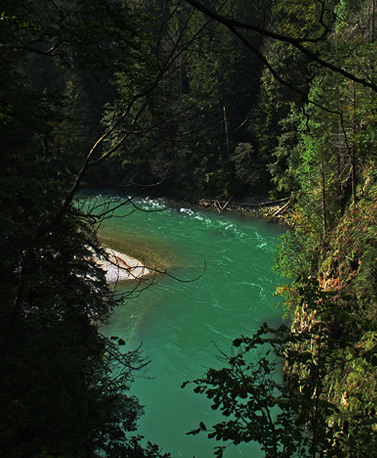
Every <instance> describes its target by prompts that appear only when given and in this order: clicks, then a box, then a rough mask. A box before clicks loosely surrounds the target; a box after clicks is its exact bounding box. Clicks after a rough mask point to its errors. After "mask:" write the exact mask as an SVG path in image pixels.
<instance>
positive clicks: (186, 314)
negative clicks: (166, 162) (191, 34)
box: [93, 198, 284, 458]
mask: <svg viewBox="0 0 377 458" xmlns="http://www.w3.org/2000/svg"><path fill="white" fill-rule="evenodd" d="M116 202H117V201H116V200H113V201H112V203H113V204H114V203H116ZM134 202H135V204H136V205H137V207H139V208H142V209H143V210H144V211H141V210H137V209H135V208H134V207H133V206H132V205H127V206H125V207H121V208H119V209H118V210H116V211H115V213H114V215H113V216H112V217H111V218H109V219H108V220H106V221H105V223H104V224H103V225H102V227H101V229H100V236H101V240H102V241H103V242H104V243H107V244H109V245H110V246H112V247H113V248H115V249H118V250H120V251H124V252H126V253H128V254H131V255H134V256H137V257H138V259H142V260H143V261H145V262H146V263H149V264H151V263H152V264H153V263H154V264H155V265H156V264H157V265H158V267H159V268H160V269H163V270H164V269H167V271H168V272H169V273H170V274H172V275H174V277H176V278H178V279H180V280H185V281H186V280H190V279H194V278H196V277H200V278H198V279H197V280H196V281H192V282H188V283H183V282H181V281H179V280H177V279H173V278H171V277H169V276H166V275H157V276H156V278H155V282H154V283H155V284H153V285H152V286H150V287H148V288H146V289H145V290H144V291H143V292H142V293H141V294H140V295H136V296H134V297H133V298H131V299H128V300H127V301H126V302H125V303H124V305H122V306H120V307H118V308H117V309H116V310H115V312H114V314H113V316H112V317H111V320H110V323H109V324H108V325H106V326H105V327H104V328H103V330H102V331H103V333H104V334H105V335H107V336H113V335H116V336H118V337H121V338H123V339H124V340H125V341H126V343H127V348H128V349H134V348H137V347H138V346H139V345H140V344H142V349H143V354H144V355H145V356H146V357H147V358H148V359H150V361H151V362H150V364H149V365H148V366H147V368H146V370H145V371H144V373H142V374H140V375H139V376H138V377H137V378H136V380H135V382H134V384H133V385H132V392H133V393H134V394H135V395H136V396H137V397H138V398H139V399H140V402H141V403H142V404H143V405H145V415H144V416H143V417H142V418H141V420H140V427H139V430H138V433H139V434H142V435H143V436H145V437H146V439H147V440H148V441H151V442H153V443H157V444H158V445H160V446H161V447H162V449H163V451H164V452H170V453H171V455H172V458H179V457H183V458H192V457H194V456H195V457H196V458H210V457H211V456H213V448H214V447H215V446H216V445H223V444H218V443H216V441H214V440H212V439H211V440H210V439H208V438H207V437H206V434H205V433H204V434H199V435H196V436H192V435H186V433H187V432H188V431H191V430H193V429H196V428H197V427H198V424H199V422H200V421H202V422H204V423H205V425H206V426H207V427H210V426H211V425H213V424H214V422H216V421H217V420H218V419H219V416H218V414H217V413H216V412H213V411H212V410H211V408H210V403H209V401H208V400H207V399H206V398H205V397H204V396H202V395H197V394H195V393H193V391H192V389H193V386H192V385H188V386H186V387H185V388H184V389H181V385H182V383H183V382H185V381H186V380H194V379H195V378H198V377H200V376H202V375H203V374H204V372H205V371H206V369H207V368H209V367H219V365H220V364H221V363H220V362H219V358H218V356H219V350H221V351H224V352H227V351H228V350H229V349H230V346H231V342H232V340H233V339H235V338H236V337H239V336H240V335H241V334H244V335H250V334H252V333H253V332H254V331H256V330H257V329H258V328H259V326H260V325H261V324H262V323H263V322H265V321H267V322H268V323H269V324H272V325H277V324H279V323H280V322H281V317H282V310H281V308H278V307H276V303H277V301H278V299H277V298H276V297H274V291H275V289H276V287H277V285H278V284H279V281H280V279H279V277H278V275H277V274H276V273H274V272H271V268H272V265H273V258H274V255H275V252H276V246H277V244H278V237H279V236H280V235H281V234H282V233H283V232H284V230H283V228H281V227H280V226H278V225H275V224H271V223H268V222H266V221H264V220H259V219H250V218H245V217H243V218H242V217H240V216H237V215H233V214H223V215H219V214H217V213H213V212H207V211H197V210H192V209H190V208H186V207H185V206H181V207H178V208H165V205H164V202H163V201H162V200H152V199H148V198H145V199H138V200H135V201H134ZM96 203H97V204H98V203H101V199H99V200H97V201H96ZM93 205H94V204H93ZM204 266H205V267H204ZM203 269H204V272H203V275H201V273H202V271H203ZM133 286H134V285H132V286H131V284H130V283H125V284H119V285H118V286H117V292H127V291H129V290H130V288H131V287H133ZM224 456H225V458H233V457H251V456H252V457H253V458H258V457H260V456H262V454H261V453H260V451H259V448H258V446H257V445H255V444H254V445H253V444H247V445H243V446H241V447H234V446H231V447H229V448H228V449H227V450H226V452H225V455H224Z"/></svg>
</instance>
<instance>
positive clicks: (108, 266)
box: [97, 248, 152, 283]
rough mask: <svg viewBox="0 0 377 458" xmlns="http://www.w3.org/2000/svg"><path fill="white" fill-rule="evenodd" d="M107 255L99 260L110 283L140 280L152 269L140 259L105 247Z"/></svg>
mask: <svg viewBox="0 0 377 458" xmlns="http://www.w3.org/2000/svg"><path fill="white" fill-rule="evenodd" d="M105 253H106V257H105V258H101V259H99V260H98V261H97V262H98V264H99V265H100V266H101V267H102V269H103V270H104V271H105V275H106V281H107V282H108V283H118V282H120V281H127V280H140V279H142V278H145V277H146V276H148V275H151V273H152V271H151V270H150V269H148V268H147V267H146V266H144V265H143V264H142V263H141V262H140V261H139V260H137V259H135V258H132V257H131V256H128V255H126V254H124V253H120V252H119V251H116V250H113V249H111V248H105Z"/></svg>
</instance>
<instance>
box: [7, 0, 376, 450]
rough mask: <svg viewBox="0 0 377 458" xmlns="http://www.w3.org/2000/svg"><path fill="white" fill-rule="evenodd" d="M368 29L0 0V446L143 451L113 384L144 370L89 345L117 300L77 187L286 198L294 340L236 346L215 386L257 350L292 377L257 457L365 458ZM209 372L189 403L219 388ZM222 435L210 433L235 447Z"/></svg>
mask: <svg viewBox="0 0 377 458" xmlns="http://www.w3.org/2000/svg"><path fill="white" fill-rule="evenodd" d="M375 19H376V3H375V0H361V1H359V2H353V1H351V0H300V1H299V0H290V1H287V0H274V1H271V2H263V1H260V0H248V1H245V0H234V1H226V2H217V1H212V2H198V1H197V0H182V1H177V0H166V1H164V0H140V1H136V0H129V1H128V2H127V1H124V0H101V1H100V0H80V1H76V2H75V1H71V0H59V1H57V0H56V1H50V0H4V1H3V2H2V5H1V7H0V25H1V26H0V55H1V59H2V65H1V70H0V134H1V135H0V145H1V159H2V167H1V170H0V182H1V186H0V205H1V217H0V229H1V230H0V237H1V247H2V250H1V255H0V256H1V263H0V270H1V278H2V282H3V283H2V289H1V295H2V300H1V313H2V319H1V324H0V326H1V332H0V380H1V394H0V411H1V415H0V418H1V419H2V420H1V421H0V444H1V449H2V450H3V453H4V454H7V456H11V457H12V458H23V457H25V458H26V457H27V458H30V457H32V458H41V457H45V456H49V457H56V458H57V457H59V456H64V457H65V458H69V457H75V458H78V457H88V456H93V457H94V456H101V454H102V455H103V454H105V455H106V456H108V457H109V458H110V457H125V456H149V457H154V456H156V457H157V456H160V455H161V452H160V451H159V449H158V447H157V446H155V445H152V444H149V445H148V446H147V447H146V448H143V447H142V446H141V445H140V442H139V439H138V437H137V436H136V437H135V435H136V432H135V431H136V428H137V419H138V418H139V416H140V415H141V414H142V408H141V406H140V405H139V403H138V401H137V399H135V398H134V397H133V396H132V394H130V393H131V392H130V390H129V389H130V383H131V381H132V378H133V373H134V371H135V370H137V369H138V368H142V367H143V366H144V364H145V361H144V360H143V358H142V356H141V355H140V353H139V352H138V351H135V352H131V353H126V352H124V351H122V345H121V343H122V342H121V341H120V340H117V339H115V340H111V339H105V338H104V337H103V336H102V335H101V334H100V333H99V332H98V323H99V322H100V321H101V320H102V319H105V318H106V317H107V316H108V315H109V313H111V311H112V310H113V308H114V307H116V306H117V303H118V301H117V298H116V296H114V294H113V292H112V291H111V290H110V289H109V287H108V285H107V284H106V281H105V276H104V272H103V271H102V270H101V269H100V268H99V266H98V264H97V263H96V262H95V259H94V257H93V254H94V253H95V254H96V256H97V257H103V256H105V254H104V251H103V249H102V247H101V246H100V244H99V243H98V240H97V232H96V229H97V227H98V224H99V223H100V220H99V219H98V218H96V217H95V216H94V215H93V214H90V213H87V212H86V213H85V212H84V211H81V210H79V209H78V207H77V206H76V205H75V199H76V196H77V193H78V191H79V189H80V187H82V186H84V185H85V186H96V185H101V186H105V185H107V186H111V187H116V186H127V187H132V188H133V189H137V190H138V191H140V192H142V190H143V188H144V187H146V186H148V187H150V186H153V189H154V190H155V192H156V193H157V194H160V195H168V196H170V197H174V198H176V199H186V200H188V201H189V202H192V203H193V202H199V201H200V199H203V198H204V199H217V200H223V201H224V202H229V201H231V200H233V201H241V202H242V201H245V200H246V201H247V200H248V199H256V198H263V199H277V198H286V199H287V201H288V203H289V205H288V207H287V213H284V212H282V213H281V214H285V215H287V220H288V221H289V224H290V226H291V229H290V230H289V231H288V232H287V234H286V235H285V237H284V238H283V240H282V244H281V248H280V250H279V253H278V255H277V261H276V268H277V269H278V270H279V271H280V272H281V273H282V274H283V275H284V276H286V277H287V278H288V281H287V282H286V283H285V284H284V285H283V286H282V287H281V288H280V292H281V293H282V294H283V295H284V297H285V299H286V306H287V309H288V310H289V311H290V313H291V318H292V328H291V329H289V330H288V331H287V330H286V331H284V332H285V333H284V335H282V334H278V335H277V337H276V339H275V340H274V339H271V338H270V337H265V336H264V334H263V332H262V331H261V333H260V334H258V335H257V337H255V338H254V340H253V338H251V337H247V338H245V339H243V340H242V341H241V340H238V341H236V343H235V346H236V347H237V348H239V347H241V348H242V349H243V353H241V354H240V356H239V357H238V359H237V360H234V361H230V362H229V363H230V365H231V370H229V371H226V374H225V373H221V374H220V375H221V376H223V375H226V376H227V377H229V378H228V380H233V381H234V380H235V379H237V377H238V376H242V377H243V376H244V375H245V374H243V370H244V368H243V366H245V364H244V359H243V358H244V356H245V355H246V353H247V346H248V345H249V346H250V345H254V346H255V345H259V344H260V342H261V341H260V340H258V338H260V339H262V338H263V339H264V338H266V339H267V340H268V341H269V343H270V344H273V345H275V347H274V348H275V350H276V354H277V355H278V356H279V357H282V356H283V357H284V358H286V360H287V362H288V366H289V362H291V363H292V364H291V367H290V369H289V370H286V372H285V375H286V378H287V380H288V381H289V385H288V387H289V390H290V391H289V390H288V391H284V390H280V387H279V390H280V395H281V397H280V398H279V401H277V400H276V399H275V397H276V395H277V393H276V389H278V387H273V389H272V391H269V392H265V396H266V398H265V399H268V400H269V401H271V404H270V407H271V408H273V407H274V405H277V404H279V405H280V407H281V408H283V404H284V402H285V401H286V403H285V407H287V406H288V410H289V412H288V410H287V411H285V412H286V413H287V412H288V413H287V415H286V416H283V417H282V419H283V420H284V421H283V422H282V424H283V427H284V428H288V425H289V424H292V423H295V426H296V430H295V431H296V433H297V436H295V438H294V442H291V441H290V440H289V438H287V437H286V435H284V434H283V435H277V431H276V429H275V430H274V429H272V430H271V429H270V430H268V434H270V435H269V436H268V437H267V439H266V436H265V435H262V436H263V437H262V436H259V437H256V438H255V437H254V438H253V439H252V440H257V441H258V440H263V441H265V442H264V444H265V447H266V448H265V450H266V456H284V457H289V456H293V455H292V454H293V453H296V452H297V450H301V451H300V453H301V455H300V456H313V457H314V456H318V454H320V456H345V457H356V456H365V455H367V456H371V454H375V449H376V437H375V436H376V411H377V410H376V409H377V406H376V399H377V394H376V393H377V391H376V387H375V380H376V376H377V374H376V370H375V366H376V357H375V343H374V342H375V334H376V297H377V293H376V285H377V274H376V272H377V271H376V255H377V254H376V243H375V238H376V234H377V232H376V172H375V170H376V168H375V161H376V123H377V119H376V115H377V113H376V109H377V106H376V90H377V80H376V74H375V73H376V69H375V62H376V57H377V55H376V52H377V50H376V44H375V33H376V25H375ZM279 332H280V331H279ZM249 339H251V340H249ZM255 339H257V340H255ZM313 342H315V345H314V344H313ZM245 346H246V350H245ZM287 346H288V347H287ZM286 348H288V349H289V351H288V352H286V353H284V351H283V349H286ZM290 358H291V359H290ZM259 364H260V362H259ZM268 364H269V363H268ZM268 364H267V360H266V365H265V367H264V369H265V370H266V373H265V379H264V380H267V381H268V380H269V373H268V371H269V370H270V369H269V367H270V366H269V365H268ZM330 366H331V367H332V369H331V370H329V367H330ZM253 368H254V366H252V365H249V366H248V369H250V370H251V373H249V375H248V376H249V377H251V376H253V375H255V373H254V372H253ZM115 373H117V374H121V375H120V376H119V377H116V376H115V375H114V374H115ZM235 374H236V375H237V377H235ZM240 374H241V375H240ZM218 375H219V374H218V373H216V374H215V373H214V372H210V373H209V374H207V376H206V377H204V378H203V379H202V380H201V381H197V384H198V385H199V386H200V389H199V390H198V391H201V392H203V393H205V392H206V390H207V387H208V386H209V385H211V384H213V385H214V386H215V387H216V390H219V391H218V392H223V393H224V390H226V389H227V388H226V386H225V387H224V386H223V385H221V383H223V381H224V380H225V379H221V377H220V378H217V376H218ZM234 377H235V378H234ZM253 383H254V382H253ZM268 383H272V382H271V381H269V382H268ZM225 385H226V384H225ZM214 389H215V388H214ZM239 389H240V387H239ZM274 390H275V391H274ZM207 393H208V391H207ZM212 393H214V392H212ZM235 393H236V398H237V396H239V397H240V398H241V399H249V398H248V396H251V395H252V393H253V392H252V390H248V389H246V391H245V390H244V391H242V390H241V391H240V390H238V391H237V390H236V391H235ZM297 393H300V395H302V396H303V397H302V398H300V399H301V400H302V403H301V404H295V405H293V404H289V400H292V399H293V398H294V396H295V395H297ZM253 396H255V392H254V394H253ZM224 399H226V398H224ZM274 399H275V400H274ZM238 400H239V399H238ZM233 401H234V399H233V400H232V402H233ZM283 401H284V402H283ZM260 402H261V403H262V404H263V399H261V401H260ZM274 403H275V404H274ZM262 404H260V405H259V406H254V407H255V409H259V408H264V406H263V405H262ZM313 406H314V408H313ZM217 407H218V408H221V402H217ZM229 409H230V407H229V408H228V411H229V412H230V410H229ZM231 409H233V410H232V414H237V412H239V405H237V402H234V403H233V404H232V407H231ZM223 410H224V409H223ZM313 412H314V414H315V416H314V417H313ZM258 421H262V420H261V419H260V418H259V419H258ZM289 422H291V423H289ZM78 425H80V427H79V428H78ZM319 425H321V428H320V427H319ZM232 426H234V425H232V424H230V423H224V424H223V425H222V426H221V428H220V427H219V428H217V430H216V434H213V433H212V436H211V437H215V438H218V439H221V438H222V437H223V435H224V434H225V435H227V437H228V438H230V439H232V440H234V441H235V442H236V443H237V442H240V441H243V440H245V441H247V440H251V438H250V437H249V436H248V435H247V433H248V432H250V429H249V430H248V431H246V434H245V435H244V436H241V435H240V430H239V428H238V429H236V430H234V428H233V429H232ZM272 426H273V425H271V424H270V427H272ZM252 427H253V426H252V425H250V428H252ZM306 430H309V431H311V434H312V435H310V434H309V437H307V436H305V437H304V436H300V437H299V435H300V434H304V433H305V431H306ZM271 431H272V432H271ZM280 432H281V431H280ZM232 434H234V435H233V436H232ZM271 434H272V436H271ZM274 434H275V436H274ZM271 437H272V439H271ZM274 438H275V439H276V440H275V442H274V443H273V444H272V443H271V442H270V441H271V440H273V439H274ZM366 438H368V440H366ZM301 439H302V440H301ZM277 440H280V445H281V447H280V448H279V446H277ZM305 441H306V442H305ZM266 444H267V445H266ZM271 444H272V445H271ZM300 447H301V448H300ZM331 447H332V448H333V450H332V451H331ZM218 450H219V452H218V454H219V455H220V453H222V449H221V448H220V449H218ZM267 453H270V455H268V454H267ZM331 453H332V454H331ZM336 453H337V454H338V455H336ZM306 454H307V455H306ZM316 454H317V455H316ZM334 454H335V455H334Z"/></svg>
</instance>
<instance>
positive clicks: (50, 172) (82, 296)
mask: <svg viewBox="0 0 377 458" xmlns="http://www.w3.org/2000/svg"><path fill="white" fill-rule="evenodd" d="M147 20H148V19H147V18H146V17H145V16H144V15H143V13H142V12H136V11H135V10H133V9H131V8H128V7H126V5H125V4H124V3H123V2H114V1H110V2H107V1H102V0H101V1H90V2H71V1H59V2H50V1H43V0H39V1H30V2H28V1H13V0H12V1H10V2H5V4H4V2H3V4H2V9H1V11H0V23H1V28H0V37H1V48H0V53H1V59H2V65H1V71H0V139H1V140H0V142H1V165H2V166H1V169H0V189H1V191H0V206H1V218H0V228H1V230H0V238H1V247H2V249H1V262H0V271H1V279H2V287H1V322H0V323H1V324H0V326H1V330H0V386H1V390H0V393H1V394H0V449H1V454H2V456H4V457H5V456H6V457H9V458H10V457H12V458H37V457H39V458H42V457H44V458H47V457H49V458H52V457H64V458H70V457H72V458H73V457H74V458H79V457H94V456H108V457H125V456H135V457H147V456H148V457H157V456H161V455H160V452H159V450H158V447H156V446H154V445H152V444H150V445H148V446H147V447H146V448H143V447H141V445H140V443H139V442H140V439H139V438H138V437H137V434H136V433H135V431H136V427H137V420H138V418H139V417H140V415H141V414H142V413H143V408H142V407H141V406H140V405H139V402H138V400H137V399H136V398H135V397H134V396H132V394H131V393H130V392H129V388H130V384H131V382H132V379H133V377H134V372H135V371H136V370H138V369H141V368H142V367H143V366H144V365H145V364H146V361H144V360H143V358H142V356H141V355H140V353H139V351H133V352H124V351H122V344H124V342H122V341H120V340H118V339H115V340H112V339H105V338H104V337H103V336H102V335H101V334H100V333H99V331H98V324H99V323H100V322H101V320H103V319H106V317H107V316H108V314H109V313H110V312H111V311H112V309H113V308H114V307H115V306H116V305H117V299H116V297H115V296H114V295H113V293H112V292H111V290H110V288H109V286H108V285H107V283H106V280H105V275H104V272H103V271H102V269H100V268H99V266H98V264H97V263H96V261H95V259H94V257H93V254H94V253H96V256H97V257H101V256H103V255H104V252H103V250H102V248H101V247H100V246H99V244H98V241H97V236H96V227H97V223H99V222H100V221H98V219H96V218H93V217H90V215H86V214H84V213H83V212H82V211H79V210H78V208H77V206H76V205H75V202H74V200H73V197H74V194H75V192H76V190H77V187H78V185H79V184H80V182H81V179H82V176H83V174H84V172H85V171H86V170H87V169H88V168H89V167H90V164H88V160H89V159H90V160H97V159H100V158H101V154H104V153H105V150H104V149H103V148H102V149H101V148H97V149H96V150H94V149H93V148H92V149H91V145H92V144H93V142H94V141H95V140H96V139H97V137H98V135H99V134H100V132H96V130H98V129H99V127H100V114H101V113H102V110H100V111H99V105H98V103H99V102H100V103H101V102H102V103H103V102H104V101H108V100H109V95H108V93H109V87H110V83H109V81H110V76H111V72H113V71H115V70H117V71H118V72H122V71H126V70H127V69H128V68H130V67H131V66H132V65H133V64H135V62H140V65H141V64H145V62H146V60H148V58H149V56H150V54H149V53H148V52H147V47H148V46H149V45H148V43H149V41H148V37H147V36H146V35H145V33H144V32H143V29H144V26H145V23H146V21H147ZM143 47H144V48H145V49H142V48H143ZM152 75H153V69H152V68H151V71H150V74H149V78H153V76H152ZM129 77H130V79H131V78H132V75H131V72H130V74H129ZM144 77H145V79H147V76H146V75H145V76H144ZM138 78H139V76H138ZM101 79H102V80H103V81H102V82H101V81H100V80H101ZM145 85H146V86H147V85H150V81H146V82H145ZM93 92H94V93H93ZM110 94H111V92H110ZM96 97H97V100H95V99H96ZM87 98H89V100H87ZM83 101H85V103H83ZM92 108H93V109H92Z"/></svg>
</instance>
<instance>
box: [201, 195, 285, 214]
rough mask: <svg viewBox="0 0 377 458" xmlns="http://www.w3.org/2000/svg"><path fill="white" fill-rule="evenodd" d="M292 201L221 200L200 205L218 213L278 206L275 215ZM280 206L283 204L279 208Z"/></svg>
mask: <svg viewBox="0 0 377 458" xmlns="http://www.w3.org/2000/svg"><path fill="white" fill-rule="evenodd" d="M292 203H293V201H291V200H290V199H289V197H284V198H282V199H276V200H264V201H258V200H252V201H242V202H236V201H234V200H232V198H230V199H228V200H227V201H221V200H218V199H216V200H202V201H201V202H200V204H201V205H202V206H204V207H215V208H216V209H217V211H218V212H219V213H222V212H223V211H224V210H225V209H229V210H234V209H239V208H242V209H261V208H264V207H276V206H278V205H279V208H278V210H277V213H276V215H278V214H279V213H280V212H283V211H284V210H285V209H286V208H288V207H289V206H290V205H291V204H292ZM280 204H284V205H283V206H282V207H280Z"/></svg>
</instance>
